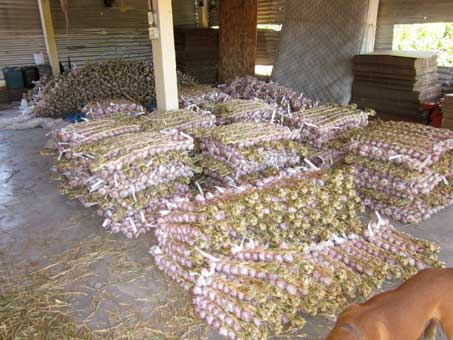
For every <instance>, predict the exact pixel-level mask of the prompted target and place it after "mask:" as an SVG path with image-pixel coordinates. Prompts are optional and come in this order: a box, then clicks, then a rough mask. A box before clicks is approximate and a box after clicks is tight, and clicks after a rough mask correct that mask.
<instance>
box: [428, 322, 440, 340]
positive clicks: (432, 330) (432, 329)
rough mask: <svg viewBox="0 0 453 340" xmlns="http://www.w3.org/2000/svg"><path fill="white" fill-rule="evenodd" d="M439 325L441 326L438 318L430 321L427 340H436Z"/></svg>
mask: <svg viewBox="0 0 453 340" xmlns="http://www.w3.org/2000/svg"><path fill="white" fill-rule="evenodd" d="M437 327H439V321H438V320H436V319H432V320H431V321H430V322H429V324H428V327H426V329H425V334H424V336H425V339H426V340H434V339H435V338H436V334H437Z"/></svg>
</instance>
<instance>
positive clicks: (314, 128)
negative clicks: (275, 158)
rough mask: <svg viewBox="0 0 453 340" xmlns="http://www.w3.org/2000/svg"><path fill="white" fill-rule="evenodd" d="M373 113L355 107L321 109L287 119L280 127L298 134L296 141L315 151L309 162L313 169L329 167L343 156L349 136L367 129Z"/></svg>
mask: <svg viewBox="0 0 453 340" xmlns="http://www.w3.org/2000/svg"><path fill="white" fill-rule="evenodd" d="M372 115H374V112H373V111H363V110H359V109H357V107H356V106H355V105H351V106H340V105H334V104H330V105H324V106H320V107H318V108H313V109H309V110H306V111H299V112H295V113H292V114H290V115H288V117H287V118H286V119H285V121H284V124H285V125H287V126H289V127H290V128H292V129H298V130H299V131H300V138H301V141H302V142H303V143H307V144H309V145H311V146H313V147H314V148H315V153H316V155H315V156H314V157H313V158H312V159H311V160H312V161H313V162H314V163H315V164H316V165H317V166H320V167H330V166H332V165H333V164H335V163H337V162H339V161H341V160H342V159H343V158H344V155H345V148H346V144H347V143H348V142H349V139H350V135H351V134H352V133H353V132H354V131H355V130H356V129H361V128H364V127H366V126H367V125H368V118H369V116H372Z"/></svg>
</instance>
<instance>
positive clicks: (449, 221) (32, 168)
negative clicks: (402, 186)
mask: <svg viewBox="0 0 453 340" xmlns="http://www.w3.org/2000/svg"><path fill="white" fill-rule="evenodd" d="M14 114H17V112H16V111H15V110H3V111H0V118H2V117H6V116H10V115H14ZM46 141H47V137H46V136H45V131H44V130H42V129H33V130H26V131H0V265H1V264H2V262H3V265H8V264H10V265H13V266H16V267H20V266H30V267H32V268H41V267H43V266H47V265H49V264H54V263H56V262H58V261H61V263H60V264H59V265H55V266H53V267H52V270H53V269H56V270H57V272H59V273H60V274H58V276H57V277H58V280H61V278H65V279H66V280H65V281H64V282H65V289H68V290H72V291H77V292H83V295H80V296H78V297H74V298H72V300H71V305H72V314H71V315H72V316H73V318H74V320H76V321H77V322H79V323H83V324H85V325H87V326H88V327H90V328H91V329H94V330H97V331H98V334H101V335H103V336H104V338H105V339H118V338H120V335H119V334H120V333H121V332H122V331H124V327H123V326H126V327H128V328H129V329H130V328H131V327H132V328H134V327H135V329H143V331H137V332H136V333H135V338H134V337H130V339H145V338H146V339H166V338H169V339H170V338H172V339H188V338H191V339H202V338H208V339H213V340H214V339H221V338H222V337H220V336H219V335H217V334H216V333H215V332H213V331H211V330H209V329H206V328H205V326H204V325H203V323H202V322H201V321H200V320H198V319H197V318H196V317H195V316H194V315H193V314H192V313H190V312H188V311H190V309H189V308H188V307H189V306H190V299H189V296H188V294H185V293H184V292H183V291H182V290H181V289H179V287H177V286H176V285H175V284H173V283H172V282H171V280H169V279H168V278H167V277H166V276H165V275H164V274H163V273H161V272H160V271H159V270H158V269H157V268H156V267H155V266H154V264H153V260H152V258H151V257H150V256H149V255H148V254H147V250H148V249H149V247H150V246H151V245H153V244H154V243H155V241H154V238H153V236H152V234H149V235H145V236H144V237H141V238H139V239H137V240H125V239H124V238H121V237H114V236H112V235H109V234H108V233H106V232H105V231H104V230H102V228H101V227H100V225H101V220H100V218H98V217H97V216H96V215H95V213H94V210H92V209H85V208H83V207H82V206H81V205H80V204H79V203H78V202H77V201H71V200H68V199H67V198H66V197H64V196H63V195H61V194H60V193H59V192H58V189H57V184H58V183H56V182H52V181H50V180H49V179H48V177H49V168H50V162H49V160H48V159H47V158H45V157H42V156H41V155H40V151H41V149H42V147H43V146H44V145H45V143H46ZM401 229H402V230H404V231H406V232H408V233H410V234H412V235H414V236H416V237H420V238H425V239H429V240H434V241H437V242H439V243H440V245H441V247H442V252H441V258H442V260H444V261H445V262H446V263H447V265H448V266H453V208H452V209H447V210H445V211H443V212H441V213H440V214H438V215H436V216H434V217H433V218H431V219H430V220H429V221H426V222H424V223H422V224H420V225H416V226H408V227H401ZM84 259H86V261H85V263H84V264H82V262H83V261H82V260H84ZM67 263H71V265H68V264H67ZM54 277H55V276H54ZM55 280H57V279H55ZM307 321H308V322H307V326H306V327H305V328H304V329H303V330H302V331H301V332H300V333H298V334H299V335H294V334H293V335H291V336H290V338H291V339H311V340H317V339H323V338H324V336H325V335H326V333H327V332H328V330H329V329H330V327H331V325H332V323H333V320H332V319H329V318H324V317H308V318H307ZM151 328H153V329H154V330H151ZM285 338H286V339H287V338H288V337H285ZM438 339H445V338H444V337H443V336H438Z"/></svg>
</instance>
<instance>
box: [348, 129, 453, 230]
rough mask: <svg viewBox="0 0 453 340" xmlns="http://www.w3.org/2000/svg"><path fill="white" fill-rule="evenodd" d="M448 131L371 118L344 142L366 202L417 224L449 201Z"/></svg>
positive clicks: (452, 160)
mask: <svg viewBox="0 0 453 340" xmlns="http://www.w3.org/2000/svg"><path fill="white" fill-rule="evenodd" d="M452 150H453V132H452V131H449V130H446V129H436V128H432V127H429V126H424V125H420V124H415V123H406V122H393V121H389V122H380V121H379V122H374V123H373V124H371V125H370V126H369V128H368V129H364V130H362V131H359V132H358V133H357V134H356V135H355V136H354V137H353V138H352V142H351V144H350V151H351V153H352V155H350V156H348V159H347V161H348V162H349V163H351V164H353V165H354V168H355V171H356V174H355V179H356V185H357V188H358V191H359V193H360V195H361V197H362V198H363V200H364V203H365V205H366V206H368V207H370V208H371V209H373V210H378V211H381V212H383V213H384V214H385V215H387V216H390V217H392V218H394V219H395V220H397V221H401V222H404V223H418V222H420V221H422V220H425V219H428V218H429V217H430V216H431V215H432V214H434V213H436V212H438V211H439V210H441V209H443V208H445V207H446V206H449V205H450V204H452V203H453V188H452V186H451V185H450V184H449V181H450V179H451V177H452V176H453V152H452Z"/></svg>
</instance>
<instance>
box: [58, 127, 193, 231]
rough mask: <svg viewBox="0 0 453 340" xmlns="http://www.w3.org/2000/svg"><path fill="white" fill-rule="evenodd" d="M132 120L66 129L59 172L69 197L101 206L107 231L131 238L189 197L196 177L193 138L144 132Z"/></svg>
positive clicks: (61, 140)
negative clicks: (191, 156) (191, 184)
mask: <svg viewBox="0 0 453 340" xmlns="http://www.w3.org/2000/svg"><path fill="white" fill-rule="evenodd" d="M130 121H131V120H130V119H129V120H124V121H121V120H120V119H119V120H109V119H101V120H98V121H92V122H86V123H81V124H75V125H71V126H69V127H67V128H64V129H62V130H60V131H59V132H58V133H57V134H56V138H57V139H58V140H59V141H58V143H57V144H58V145H59V146H60V147H61V148H62V149H60V153H59V156H58V157H57V160H56V166H55V168H54V170H55V171H56V172H57V174H58V175H60V178H61V179H63V183H62V185H61V186H60V190H61V191H62V192H63V193H65V194H68V195H69V196H70V197H73V198H77V199H79V200H81V202H82V203H83V204H84V205H85V206H86V207H90V206H97V207H98V214H99V215H101V216H103V217H104V222H103V227H104V228H106V229H109V230H111V231H112V232H114V233H118V232H122V233H123V234H125V235H126V236H127V237H129V238H131V237H134V236H135V237H136V236H139V235H141V234H143V233H145V232H147V231H150V229H151V228H154V227H155V220H156V218H157V217H158V213H159V211H160V210H162V209H165V210H168V209H173V208H175V207H177V206H178V204H180V203H181V202H184V201H186V200H187V199H189V198H190V188H189V182H190V178H191V177H192V176H193V171H192V170H193V162H192V159H191V158H190V156H189V152H190V151H191V150H192V149H193V139H192V138H191V137H190V136H188V135H186V134H184V133H182V132H178V131H177V130H165V131H161V132H138V131H141V130H142V127H141V126H140V125H138V124H131V123H129V122H130ZM132 121H133V122H135V120H132ZM112 124H113V127H112ZM115 124H116V125H115Z"/></svg>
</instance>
